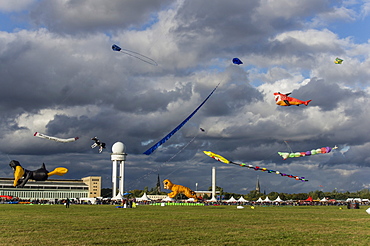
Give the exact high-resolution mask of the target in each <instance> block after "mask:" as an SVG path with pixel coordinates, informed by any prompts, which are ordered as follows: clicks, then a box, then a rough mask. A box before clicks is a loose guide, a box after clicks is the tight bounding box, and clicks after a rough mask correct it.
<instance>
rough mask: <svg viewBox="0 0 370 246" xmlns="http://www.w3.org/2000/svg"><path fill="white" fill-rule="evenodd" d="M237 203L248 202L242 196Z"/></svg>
mask: <svg viewBox="0 0 370 246" xmlns="http://www.w3.org/2000/svg"><path fill="white" fill-rule="evenodd" d="M238 202H248V200H245V199H244V197H243V196H241V197H240V198H239V199H238Z"/></svg>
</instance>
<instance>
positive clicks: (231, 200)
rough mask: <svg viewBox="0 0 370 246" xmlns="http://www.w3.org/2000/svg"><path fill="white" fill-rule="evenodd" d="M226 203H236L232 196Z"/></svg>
mask: <svg viewBox="0 0 370 246" xmlns="http://www.w3.org/2000/svg"><path fill="white" fill-rule="evenodd" d="M226 202H236V199H235V198H234V197H233V196H232V197H231V198H230V199H229V200H227V201H226Z"/></svg>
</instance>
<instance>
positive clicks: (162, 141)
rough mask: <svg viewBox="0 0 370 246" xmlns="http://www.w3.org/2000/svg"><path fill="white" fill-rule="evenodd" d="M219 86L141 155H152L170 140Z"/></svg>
mask: <svg viewBox="0 0 370 246" xmlns="http://www.w3.org/2000/svg"><path fill="white" fill-rule="evenodd" d="M219 85H220V84H218V85H217V86H216V87H215V88H214V89H213V90H212V91H211V93H210V94H209V95H208V96H207V98H206V99H204V101H203V102H202V103H201V104H200V105H199V106H198V107H197V108H196V109H195V110H194V111H193V113H191V114H190V115H189V116H188V117H187V118H186V119H185V120H184V121H183V122H181V123H180V125H178V126H177V127H176V128H175V129H173V130H172V131H171V132H170V133H168V134H167V135H166V136H165V137H164V138H162V139H161V140H159V141H158V142H157V143H156V144H154V145H153V146H152V147H150V148H149V149H148V150H146V151H145V152H144V153H143V154H145V155H150V154H151V153H153V152H154V151H155V150H156V149H157V148H158V147H159V146H161V145H162V144H164V143H165V142H166V141H167V140H168V139H170V138H171V137H172V136H173V135H174V134H175V133H176V132H177V131H178V130H180V129H181V127H183V126H184V125H185V124H186V122H188V121H189V120H190V118H191V117H193V116H194V115H195V114H196V112H198V110H199V109H200V108H201V107H202V106H203V105H204V104H205V103H206V102H207V100H208V99H209V98H210V97H211V96H212V94H213V92H215V90H216V89H217V87H218V86H219Z"/></svg>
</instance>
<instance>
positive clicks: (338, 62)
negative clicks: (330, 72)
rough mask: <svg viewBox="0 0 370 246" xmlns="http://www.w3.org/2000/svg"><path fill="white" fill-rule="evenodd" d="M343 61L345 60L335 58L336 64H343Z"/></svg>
mask: <svg viewBox="0 0 370 246" xmlns="http://www.w3.org/2000/svg"><path fill="white" fill-rule="evenodd" d="M342 62H343V60H342V59H340V58H338V57H337V58H335V60H334V63H335V64H342Z"/></svg>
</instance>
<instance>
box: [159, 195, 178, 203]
mask: <svg viewBox="0 0 370 246" xmlns="http://www.w3.org/2000/svg"><path fill="white" fill-rule="evenodd" d="M162 201H163V202H173V201H175V199H173V198H171V197H169V196H168V197H166V198H164V199H162Z"/></svg>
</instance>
